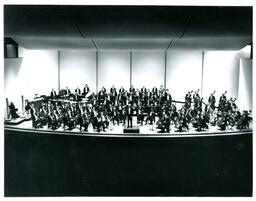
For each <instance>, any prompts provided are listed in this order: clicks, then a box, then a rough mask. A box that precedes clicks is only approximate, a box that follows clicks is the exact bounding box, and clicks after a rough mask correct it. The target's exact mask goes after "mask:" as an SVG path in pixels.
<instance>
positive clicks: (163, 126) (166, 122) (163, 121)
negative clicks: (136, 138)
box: [157, 112, 171, 133]
mask: <svg viewBox="0 0 256 201" xmlns="http://www.w3.org/2000/svg"><path fill="white" fill-rule="evenodd" d="M157 124H158V126H157V128H159V129H160V131H159V132H160V133H165V132H167V133H169V132H170V125H171V119H170V117H168V116H167V114H166V113H165V112H163V113H162V115H161V118H160V119H159V120H158V123H157Z"/></svg>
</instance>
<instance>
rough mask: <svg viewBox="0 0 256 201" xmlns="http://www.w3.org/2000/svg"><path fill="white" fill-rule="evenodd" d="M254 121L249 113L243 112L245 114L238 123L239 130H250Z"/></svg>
mask: <svg viewBox="0 0 256 201" xmlns="http://www.w3.org/2000/svg"><path fill="white" fill-rule="evenodd" d="M251 120H252V117H251V116H250V115H249V112H248V111H245V110H243V114H242V115H241V117H240V119H239V120H238V122H237V128H238V129H244V128H249V124H250V122H251Z"/></svg>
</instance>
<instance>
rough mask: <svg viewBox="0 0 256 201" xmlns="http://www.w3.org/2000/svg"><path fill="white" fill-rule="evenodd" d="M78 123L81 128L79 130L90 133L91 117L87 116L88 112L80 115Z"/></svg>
mask: <svg viewBox="0 0 256 201" xmlns="http://www.w3.org/2000/svg"><path fill="white" fill-rule="evenodd" d="M77 122H78V125H79V126H80V127H79V130H80V131H81V130H82V128H84V131H86V132H87V131H88V127H89V123H90V121H89V117H88V115H87V114H86V112H83V113H80V114H79V116H78V118H77Z"/></svg>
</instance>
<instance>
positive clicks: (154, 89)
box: [152, 86, 158, 95]
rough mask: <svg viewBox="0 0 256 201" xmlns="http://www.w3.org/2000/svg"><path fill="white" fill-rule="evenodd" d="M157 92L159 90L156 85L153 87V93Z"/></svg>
mask: <svg viewBox="0 0 256 201" xmlns="http://www.w3.org/2000/svg"><path fill="white" fill-rule="evenodd" d="M157 92H158V90H157V88H156V87H155V86H154V87H153V88H152V93H153V95H157Z"/></svg>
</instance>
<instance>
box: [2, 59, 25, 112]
mask: <svg viewBox="0 0 256 201" xmlns="http://www.w3.org/2000/svg"><path fill="white" fill-rule="evenodd" d="M21 64H22V58H17V59H13V58H12V59H4V92H5V97H6V98H8V100H9V102H11V101H12V102H14V104H15V106H16V107H18V108H19V109H20V108H21V95H22V94H23V92H22V91H23V90H24V88H22V85H23V83H22V80H21V79H19V71H20V68H21ZM5 111H6V110H5Z"/></svg>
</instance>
